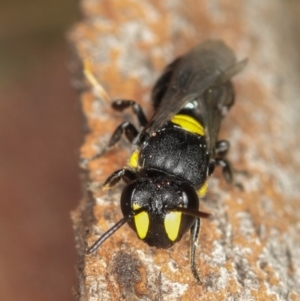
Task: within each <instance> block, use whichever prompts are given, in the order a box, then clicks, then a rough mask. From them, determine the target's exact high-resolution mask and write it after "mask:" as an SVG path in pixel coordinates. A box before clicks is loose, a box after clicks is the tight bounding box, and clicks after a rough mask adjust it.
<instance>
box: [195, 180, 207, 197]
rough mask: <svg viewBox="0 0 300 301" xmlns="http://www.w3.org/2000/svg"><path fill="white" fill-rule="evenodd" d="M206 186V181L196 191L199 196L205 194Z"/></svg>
mask: <svg viewBox="0 0 300 301" xmlns="http://www.w3.org/2000/svg"><path fill="white" fill-rule="evenodd" d="M207 187H208V181H206V182H205V183H204V184H203V185H202V187H201V188H200V189H199V190H198V191H197V193H198V195H199V197H204V196H205V195H206V191H207Z"/></svg>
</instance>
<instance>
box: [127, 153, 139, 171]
mask: <svg viewBox="0 0 300 301" xmlns="http://www.w3.org/2000/svg"><path fill="white" fill-rule="evenodd" d="M138 160H139V151H138V150H136V151H134V152H133V153H132V154H131V156H130V158H129V161H128V165H129V166H130V167H132V168H137V167H138V165H139V164H138Z"/></svg>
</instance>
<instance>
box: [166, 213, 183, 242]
mask: <svg viewBox="0 0 300 301" xmlns="http://www.w3.org/2000/svg"><path fill="white" fill-rule="evenodd" d="M181 216H182V213H181V212H176V211H174V212H170V213H168V214H167V215H166V217H165V221H164V225H165V230H166V233H167V235H168V237H169V239H170V240H171V241H175V240H176V239H177V237H178V232H179V228H180V224H181Z"/></svg>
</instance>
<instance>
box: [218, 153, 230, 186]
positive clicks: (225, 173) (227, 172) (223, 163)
mask: <svg viewBox="0 0 300 301" xmlns="http://www.w3.org/2000/svg"><path fill="white" fill-rule="evenodd" d="M215 162H216V165H219V166H221V167H222V173H223V176H224V178H225V180H226V182H227V183H229V184H232V183H233V176H232V168H231V165H230V163H229V162H228V161H227V160H225V159H221V158H215Z"/></svg>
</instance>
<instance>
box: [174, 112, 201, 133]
mask: <svg viewBox="0 0 300 301" xmlns="http://www.w3.org/2000/svg"><path fill="white" fill-rule="evenodd" d="M171 122H173V123H174V124H177V125H179V126H181V127H182V128H183V129H185V130H186V131H188V132H191V133H195V134H198V135H201V136H203V135H204V129H203V126H202V125H201V124H200V123H199V122H198V121H197V120H196V119H194V118H193V117H191V116H188V115H182V114H177V115H175V116H174V117H173V118H172V119H171Z"/></svg>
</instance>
